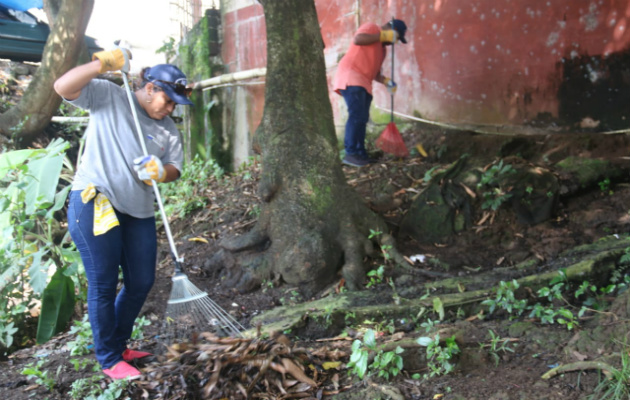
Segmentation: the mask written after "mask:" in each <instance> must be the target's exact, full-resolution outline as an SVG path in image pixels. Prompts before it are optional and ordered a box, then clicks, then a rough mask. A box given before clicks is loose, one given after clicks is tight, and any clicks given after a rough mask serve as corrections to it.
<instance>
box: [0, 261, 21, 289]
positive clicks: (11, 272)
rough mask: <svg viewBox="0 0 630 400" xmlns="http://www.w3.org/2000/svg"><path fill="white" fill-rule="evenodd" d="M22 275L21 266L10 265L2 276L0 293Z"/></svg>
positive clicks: (0, 275) (0, 278) (0, 276)
mask: <svg viewBox="0 0 630 400" xmlns="http://www.w3.org/2000/svg"><path fill="white" fill-rule="evenodd" d="M19 273H20V266H19V265H15V264H13V265H10V266H9V268H7V269H6V270H5V271H2V274H0V292H2V291H3V290H4V288H5V287H6V286H7V285H8V284H9V283H11V282H14V281H15V277H16V276H18V274H19Z"/></svg>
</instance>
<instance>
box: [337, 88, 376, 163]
mask: <svg viewBox="0 0 630 400" xmlns="http://www.w3.org/2000/svg"><path fill="white" fill-rule="evenodd" d="M340 92H341V95H342V96H343V99H344V100H345V101H346V105H347V106H348V121H346V133H345V137H344V141H343V144H344V147H345V149H346V154H351V155H355V156H359V157H363V158H367V151H366V150H365V129H366V126H367V123H368V120H369V119H370V104H371V103H372V95H371V94H369V93H368V92H367V90H365V88H363V87H361V86H348V87H346V89H345V90H340Z"/></svg>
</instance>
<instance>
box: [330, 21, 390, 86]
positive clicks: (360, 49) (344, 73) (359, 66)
mask: <svg viewBox="0 0 630 400" xmlns="http://www.w3.org/2000/svg"><path fill="white" fill-rule="evenodd" d="M380 32H381V28H380V27H379V26H378V25H376V24H374V23H371V22H368V23H365V24H363V25H361V26H360V27H359V29H358V30H357V31H356V33H355V35H357V34H359V33H369V34H375V33H380ZM385 54H386V51H385V47H384V46H383V44H382V43H381V42H376V43H372V44H369V45H367V46H358V45H356V44H354V43H352V44H351V45H350V48H349V49H348V52H347V53H346V54H345V55H344V56H343V58H342V59H341V61H339V65H338V66H337V74H336V75H335V82H334V87H333V90H334V91H335V92H337V93H339V91H340V90H344V89H345V88H346V87H348V86H362V87H364V88H365V90H367V91H368V93H369V94H372V81H373V80H374V79H376V76H377V75H378V73H379V71H380V70H381V65H382V64H383V61H384V60H385Z"/></svg>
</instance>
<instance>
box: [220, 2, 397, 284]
mask: <svg viewBox="0 0 630 400" xmlns="http://www.w3.org/2000/svg"><path fill="white" fill-rule="evenodd" d="M260 3H261V4H262V5H263V7H264V13H265V21H266V26H267V82H266V85H267V86H266V93H265V110H264V114H263V118H262V122H261V125H260V126H259V128H258V130H257V132H256V139H255V140H257V142H258V146H259V148H260V151H261V153H262V166H263V172H262V177H261V180H260V184H259V195H260V198H261V199H262V200H263V206H262V207H261V214H260V218H259V220H258V221H257V224H256V226H255V227H254V228H253V229H252V230H251V231H250V232H248V233H247V234H245V235H243V236H241V237H235V238H230V239H228V240H224V241H223V242H222V246H223V248H225V249H227V250H229V251H230V252H231V253H230V255H235V256H236V262H234V263H229V264H231V265H235V266H234V267H232V268H231V269H230V271H229V273H228V278H229V279H227V280H226V283H227V284H228V285H236V287H237V288H238V289H239V290H250V289H254V288H256V287H257V286H258V285H260V283H261V282H262V281H263V280H271V279H275V278H278V277H281V279H282V280H283V281H284V282H286V283H288V284H290V285H297V286H298V287H299V288H300V289H301V290H302V291H303V294H304V295H306V296H310V295H312V294H313V293H314V292H315V291H317V290H319V289H321V288H322V287H324V286H325V285H326V284H329V283H331V282H332V281H334V280H335V279H339V277H338V272H339V271H340V270H341V273H342V275H343V277H344V278H345V280H346V282H347V284H348V286H349V288H351V289H356V288H359V287H360V286H361V285H362V284H363V281H364V279H365V270H364V264H363V262H364V257H365V255H366V254H368V253H370V252H371V250H372V243H371V242H370V241H369V240H368V235H369V234H370V229H373V230H377V231H380V232H383V233H384V234H385V233H386V229H387V228H386V224H385V223H384V221H383V220H382V219H381V218H380V217H379V216H377V215H376V214H374V213H372V211H370V210H369V209H368V208H367V206H366V205H365V203H364V201H363V199H361V198H360V197H359V196H358V194H357V193H356V192H354V190H353V189H352V188H350V186H348V185H347V184H346V181H345V177H344V174H343V171H342V169H341V162H340V159H339V149H338V147H337V138H336V135H335V129H334V125H333V116H332V108H331V105H330V100H329V98H328V87H327V83H326V74H325V63H324V54H323V47H324V45H323V40H322V37H321V33H320V29H319V23H318V20H317V12H316V10H315V4H314V2H313V0H308V1H293V0H260Z"/></svg>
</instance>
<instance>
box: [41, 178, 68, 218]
mask: <svg viewBox="0 0 630 400" xmlns="http://www.w3.org/2000/svg"><path fill="white" fill-rule="evenodd" d="M70 189H72V186H70V185H68V186H66V187H64V188H63V189H61V190H60V191H59V192H58V193H57V194H55V204H54V205H53V206H52V207H51V208H50V209H49V210H48V213H47V214H46V218H47V219H52V218H54V213H56V212H57V211H59V210H61V209H62V208H63V206H64V205H65V204H66V199H67V198H68V192H70Z"/></svg>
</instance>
